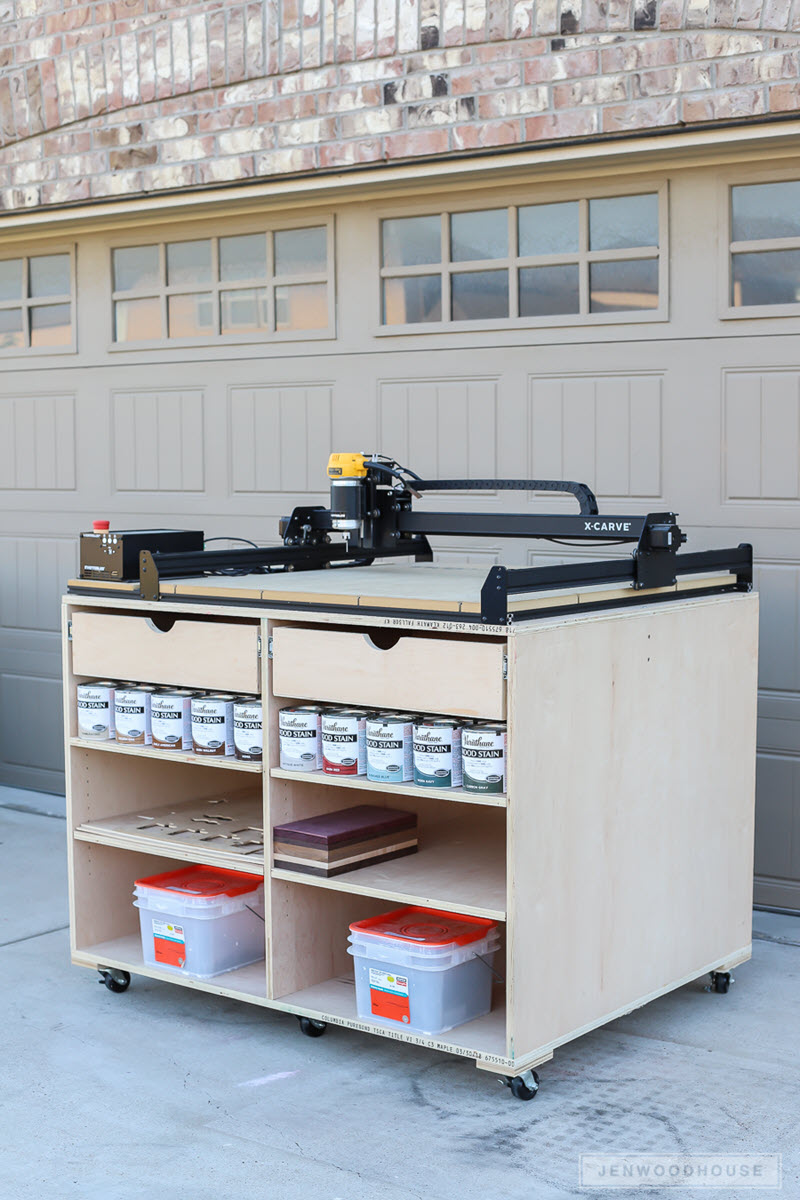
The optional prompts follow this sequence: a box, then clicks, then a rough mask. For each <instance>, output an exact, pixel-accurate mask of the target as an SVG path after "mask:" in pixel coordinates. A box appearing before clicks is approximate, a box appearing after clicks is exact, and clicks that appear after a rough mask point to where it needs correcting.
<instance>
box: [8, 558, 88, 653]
mask: <svg viewBox="0 0 800 1200" xmlns="http://www.w3.org/2000/svg"><path fill="white" fill-rule="evenodd" d="M77 565H78V546H77V542H76V540H75V539H74V538H52V537H45V536H33V537H17V538H13V537H0V621H1V622H2V625H3V626H4V627H5V628H7V629H27V630H53V631H55V630H58V629H59V628H60V623H61V612H60V608H59V603H58V598H59V596H60V595H61V593H62V592H63V590H64V580H65V579H69V578H70V576H72V575H74V573H75V571H76V569H77Z"/></svg>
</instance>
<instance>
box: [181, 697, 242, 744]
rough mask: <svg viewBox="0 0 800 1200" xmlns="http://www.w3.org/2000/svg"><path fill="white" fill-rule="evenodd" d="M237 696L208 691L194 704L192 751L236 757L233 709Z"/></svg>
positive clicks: (193, 700) (195, 698)
mask: <svg viewBox="0 0 800 1200" xmlns="http://www.w3.org/2000/svg"><path fill="white" fill-rule="evenodd" d="M236 699H237V697H236V696H229V695H227V694H226V693H225V692H207V693H206V695H204V696H195V697H194V698H193V699H192V701H191V705H192V749H193V750H194V752H195V754H213V755H215V756H217V757H220V758H221V757H223V756H225V755H232V754H233V706H234V703H235V702H236Z"/></svg>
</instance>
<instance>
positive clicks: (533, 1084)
mask: <svg viewBox="0 0 800 1200" xmlns="http://www.w3.org/2000/svg"><path fill="white" fill-rule="evenodd" d="M498 1082H499V1083H502V1084H505V1086H506V1087H507V1088H510V1089H511V1095H512V1096H515V1097H516V1098H517V1100H532V1099H533V1098H534V1096H535V1095H536V1093H537V1092H538V1091H539V1076H538V1075H537V1074H536V1072H535V1071H524V1072H523V1073H522V1075H513V1076H512V1075H506V1076H504V1077H503V1078H501V1079H499V1080H498Z"/></svg>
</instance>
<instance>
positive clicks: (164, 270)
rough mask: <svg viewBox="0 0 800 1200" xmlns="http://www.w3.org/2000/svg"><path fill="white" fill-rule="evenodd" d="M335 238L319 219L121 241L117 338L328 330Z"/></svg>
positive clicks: (116, 254)
mask: <svg viewBox="0 0 800 1200" xmlns="http://www.w3.org/2000/svg"><path fill="white" fill-rule="evenodd" d="M332 240H333V239H332V231H331V230H330V228H329V227H328V226H327V225H320V226H314V227H313V228H305V229H280V230H272V231H269V232H259V233H245V234H232V235H231V236H229V237H214V238H198V239H192V240H187V241H174V242H157V243H153V244H151V245H144V246H119V247H117V248H115V249H114V250H112V304H113V323H114V341H115V342H116V343H118V344H121V343H126V344H127V343H140V344H141V343H152V342H160V341H163V340H169V341H180V342H184V343H185V342H198V341H200V342H202V341H206V340H210V339H223V338H224V339H226V340H227V339H236V340H240V341H241V340H245V341H253V340H257V339H260V338H291V337H307V336H315V335H316V336H320V335H323V336H325V335H327V336H329V335H330V332H331V330H332V328H333V323H334V319H333V312H332V301H331V291H332V289H331V288H330V287H329V280H330V279H331V277H332V263H331V255H332Z"/></svg>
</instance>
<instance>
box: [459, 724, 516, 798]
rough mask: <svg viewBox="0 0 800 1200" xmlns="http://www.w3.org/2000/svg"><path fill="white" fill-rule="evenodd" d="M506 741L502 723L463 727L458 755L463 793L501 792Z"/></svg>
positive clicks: (504, 776)
mask: <svg viewBox="0 0 800 1200" xmlns="http://www.w3.org/2000/svg"><path fill="white" fill-rule="evenodd" d="M507 740H508V739H507V734H506V727H505V725H503V724H502V723H500V724H495V723H494V722H492V721H482V722H480V723H479V724H475V725H466V726H465V727H464V730H463V733H462V737H461V757H462V762H463V771H464V790H465V791H466V792H482V793H487V792H490V793H493V794H497V795H499V794H502V793H503V792H505V790H506V750H507Z"/></svg>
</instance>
